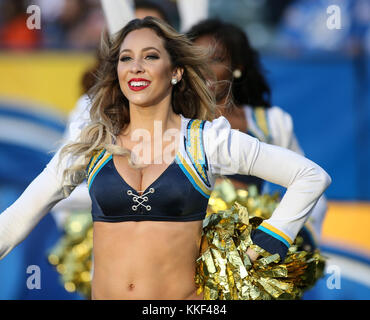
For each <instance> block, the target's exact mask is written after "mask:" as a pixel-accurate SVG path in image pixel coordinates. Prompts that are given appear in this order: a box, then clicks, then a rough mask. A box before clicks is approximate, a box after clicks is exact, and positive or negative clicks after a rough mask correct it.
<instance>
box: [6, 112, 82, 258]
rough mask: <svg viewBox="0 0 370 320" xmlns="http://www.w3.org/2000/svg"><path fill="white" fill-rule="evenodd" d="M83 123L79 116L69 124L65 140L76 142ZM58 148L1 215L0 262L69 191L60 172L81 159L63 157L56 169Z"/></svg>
mask: <svg viewBox="0 0 370 320" xmlns="http://www.w3.org/2000/svg"><path fill="white" fill-rule="evenodd" d="M86 122H87V119H86V117H78V118H76V119H75V121H73V123H70V125H69V128H68V129H69V135H68V138H69V139H68V140H70V141H74V140H75V139H77V137H78V136H79V134H80V132H81V130H82V128H83V127H84V126H85V125H86ZM61 148H62V147H61ZM61 148H60V149H59V150H58V151H57V152H56V153H55V155H54V157H53V158H52V159H51V160H50V162H49V163H48V164H47V165H46V167H45V168H44V170H43V171H42V172H41V173H40V174H39V175H38V176H37V177H36V178H35V179H34V180H33V181H32V182H31V184H30V185H29V186H28V187H27V188H26V190H25V191H24V192H23V193H22V195H21V196H20V197H19V198H18V199H17V200H16V201H15V202H14V203H13V204H12V205H11V206H10V207H8V208H7V209H6V210H5V211H4V212H2V213H1V214H0V260H1V259H2V258H4V257H5V256H6V255H7V254H8V253H9V252H10V251H11V250H12V249H13V248H14V247H15V246H17V245H18V244H19V243H20V242H22V241H23V240H24V239H25V238H26V237H27V236H28V234H29V233H30V232H31V231H32V230H33V228H34V227H35V226H36V225H37V224H38V223H39V221H40V220H41V219H42V218H43V217H44V216H45V215H46V214H47V213H48V212H49V211H50V210H51V208H53V206H54V205H55V204H56V203H58V202H59V201H60V200H62V199H65V198H66V197H68V196H69V194H70V193H71V192H72V190H68V191H67V192H66V191H65V190H64V189H63V171H64V169H65V168H66V167H68V166H70V165H71V164H72V163H74V164H78V163H79V162H80V161H82V158H77V159H76V158H74V157H73V158H72V157H71V156H69V155H68V156H65V157H64V158H63V160H62V161H61V164H60V166H59V167H58V161H59V154H60V151H61Z"/></svg>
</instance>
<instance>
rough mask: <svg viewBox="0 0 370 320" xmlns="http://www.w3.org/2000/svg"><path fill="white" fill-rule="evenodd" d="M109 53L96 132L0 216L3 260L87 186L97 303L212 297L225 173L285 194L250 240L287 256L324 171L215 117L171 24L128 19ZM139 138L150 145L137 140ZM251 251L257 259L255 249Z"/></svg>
mask: <svg viewBox="0 0 370 320" xmlns="http://www.w3.org/2000/svg"><path fill="white" fill-rule="evenodd" d="M101 55H102V60H103V61H104V62H103V64H102V66H101V69H100V72H99V79H98V80H97V83H96V85H95V86H94V90H93V91H92V108H91V111H90V115H91V120H90V123H89V124H88V125H87V126H86V127H84V128H83V129H82V130H81V132H80V133H79V135H78V137H77V139H76V141H75V142H73V143H71V144H68V145H66V146H64V147H63V148H61V149H60V150H59V151H58V152H57V153H56V155H55V156H54V157H53V158H52V160H51V161H50V162H49V164H48V165H47V166H46V168H45V169H44V170H43V171H42V172H41V173H40V175H39V176H37V177H36V178H35V180H34V181H33V182H32V183H31V184H30V185H29V186H28V187H27V189H26V190H25V191H24V193H23V194H22V195H21V196H20V197H19V199H18V200H17V201H16V202H15V203H14V204H13V205H11V206H10V207H9V208H8V209H6V210H5V211H4V212H3V213H2V214H1V215H0V257H1V258H4V257H5V256H6V255H7V254H8V253H9V252H10V251H11V250H12V248H14V247H15V246H16V245H17V244H19V243H20V242H21V241H22V240H23V239H24V238H25V237H26V236H27V235H28V234H29V232H30V231H31V230H32V229H33V228H34V227H35V225H36V224H37V223H38V222H39V221H40V219H41V218H42V217H43V216H44V215H45V214H46V213H47V212H49V211H50V209H51V208H52V207H53V206H54V205H55V204H56V203H57V202H59V201H60V200H62V199H64V198H66V197H67V196H68V195H69V194H70V193H71V191H72V190H73V189H74V188H75V187H76V186H77V185H78V184H80V183H81V182H82V181H83V180H84V179H85V178H87V185H88V189H89V194H90V197H91V199H92V218H93V221H94V225H93V228H94V230H93V232H94V237H93V241H94V242H93V245H94V249H93V250H94V273H93V279H92V299H203V298H204V295H203V293H200V294H199V295H197V292H196V290H197V287H196V285H195V283H194V277H195V265H196V259H197V257H198V254H199V250H200V244H201V243H200V240H201V232H202V221H203V219H204V217H205V215H206V208H207V205H208V199H209V196H210V194H211V191H212V189H213V187H214V183H215V179H216V178H217V176H219V175H222V174H244V175H253V176H257V177H259V178H262V179H264V180H267V181H271V182H273V183H277V184H280V185H282V186H284V187H286V188H287V191H286V193H285V195H284V197H283V198H282V200H281V202H280V203H279V205H278V206H277V208H276V209H275V210H274V212H273V214H272V216H271V218H269V219H268V220H267V221H265V222H264V223H265V225H264V227H263V228H260V229H259V230H257V231H258V232H256V233H255V234H254V235H253V236H252V241H253V242H254V244H256V245H257V246H258V247H260V248H263V249H266V250H268V251H269V252H270V253H272V254H278V255H279V257H280V258H281V259H284V258H285V256H286V254H287V251H288V248H289V245H290V244H292V242H293V240H294V239H295V237H296V235H297V233H298V231H299V230H300V229H301V227H302V226H303V224H304V222H305V221H306V220H307V218H308V216H309V214H310V213H311V210H312V208H313V207H314V206H315V204H316V202H317V201H318V199H319V197H320V196H321V195H322V193H323V192H324V191H325V189H326V188H327V187H328V185H329V184H330V182H331V180H330V177H329V176H328V175H327V173H326V172H325V171H324V170H323V169H321V168H320V167H319V166H318V165H316V164H315V163H313V162H312V161H310V160H308V159H306V158H304V157H303V156H301V155H298V154H297V153H294V152H292V151H289V150H287V149H284V148H280V147H277V146H272V145H268V144H265V143H263V142H260V141H259V140H258V139H256V138H254V137H252V136H250V135H248V134H245V133H242V132H240V131H237V130H234V129H232V128H231V127H230V124H229V122H228V121H227V120H226V118H225V117H219V118H217V119H214V117H215V112H214V109H215V103H214V101H213V95H212V94H211V92H210V91H209V89H208V87H207V84H206V76H205V75H206V74H207V61H206V59H205V57H204V56H203V55H202V54H201V52H200V51H199V50H198V49H197V48H195V47H194V46H193V45H192V44H191V43H190V42H189V40H188V39H187V38H186V37H185V36H183V35H180V34H178V33H177V32H176V31H175V30H174V29H173V28H171V27H170V26H168V25H167V24H165V23H164V22H162V21H160V20H157V19H155V18H150V17H148V18H145V19H143V20H133V21H131V22H130V23H128V24H127V25H126V26H125V27H124V28H123V29H122V30H121V31H120V32H119V33H118V34H117V35H116V36H115V37H114V39H111V40H109V39H107V38H105V40H104V43H103V45H102V52H101ZM158 123H159V124H161V128H162V130H163V131H162V132H163V134H162V135H159V136H158V134H156V135H155V132H154V131H155V130H156V129H155V126H156V124H158ZM138 133H140V134H142V135H143V136H144V137H149V139H143V141H140V142H138V141H137V135H138ZM169 136H171V137H173V139H172V140H173V141H171V139H169ZM135 139H136V140H135ZM158 145H159V146H160V148H158ZM140 150H141V151H140ZM142 154H144V156H143V155H142ZM59 160H60V161H59ZM158 160H160V161H158ZM255 248H256V247H255ZM245 252H246V255H248V257H249V259H250V260H251V261H252V262H253V261H255V260H256V259H257V258H258V252H256V250H254V249H252V248H251V247H249V248H245ZM198 293H199V292H198Z"/></svg>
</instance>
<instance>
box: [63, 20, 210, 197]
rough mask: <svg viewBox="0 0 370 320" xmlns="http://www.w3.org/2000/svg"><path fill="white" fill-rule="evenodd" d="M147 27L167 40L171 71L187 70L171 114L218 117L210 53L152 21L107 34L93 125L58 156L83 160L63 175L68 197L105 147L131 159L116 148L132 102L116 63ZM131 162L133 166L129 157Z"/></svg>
mask: <svg viewBox="0 0 370 320" xmlns="http://www.w3.org/2000/svg"><path fill="white" fill-rule="evenodd" d="M143 28H149V29H151V30H153V31H154V32H155V33H156V34H157V35H158V36H159V37H160V38H162V39H163V42H164V47H165V49H166V50H167V52H168V54H169V56H170V59H171V62H172V67H173V68H176V67H179V68H183V70H184V72H183V76H182V80H181V81H180V82H179V83H178V84H177V85H176V86H173V89H172V99H171V104H172V108H173V111H174V112H175V113H176V114H182V115H183V116H184V117H186V118H191V119H202V120H212V119H214V117H215V112H216V102H215V97H214V95H213V93H212V92H211V91H210V89H209V88H208V86H207V84H206V78H207V77H209V75H210V72H211V71H210V69H209V68H208V65H207V59H208V52H207V51H205V50H204V49H201V48H200V47H196V46H194V45H193V43H192V42H191V41H190V40H189V39H188V38H187V37H186V36H185V35H183V34H179V33H178V32H177V31H176V30H175V29H173V28H172V27H171V26H169V25H168V24H166V23H165V22H163V21H162V20H159V19H156V18H153V17H146V18H144V19H134V20H132V21H130V22H129V23H128V24H127V25H126V26H125V27H124V28H123V29H121V30H120V31H119V32H117V33H116V34H115V35H114V37H109V36H108V34H107V33H104V34H103V36H102V40H101V45H100V50H99V59H100V61H101V63H100V67H99V69H98V71H97V73H96V83H95V85H94V86H93V87H92V88H91V89H90V91H89V93H88V95H89V98H90V100H91V109H90V122H89V123H88V124H87V125H86V126H85V127H84V128H83V129H82V131H81V133H80V136H79V137H78V138H77V140H76V141H74V142H73V143H69V144H66V145H65V146H64V147H63V148H62V149H61V151H60V157H59V163H60V161H61V160H62V159H63V158H64V157H65V156H67V155H72V156H75V157H80V158H82V159H83V161H82V162H81V163H79V165H76V164H72V165H71V166H70V167H68V168H66V169H64V171H63V180H64V184H63V186H64V190H65V192H66V193H67V194H69V193H70V191H71V190H73V188H74V187H76V186H77V185H78V184H80V183H81V182H82V181H83V180H84V179H85V178H86V176H87V172H86V167H87V165H88V163H89V161H90V159H91V157H92V156H93V155H94V154H96V152H98V151H100V150H102V149H103V148H105V149H106V150H107V151H108V152H109V153H111V154H116V155H123V156H129V155H130V151H129V150H127V149H125V148H123V147H120V146H118V145H115V144H114V142H115V137H116V136H117V135H119V133H120V132H121V131H122V130H124V129H125V128H126V126H127V125H128V124H129V123H130V113H129V101H128V100H127V98H126V97H125V96H124V94H123V93H122V91H121V88H120V85H119V80H118V75H117V64H118V59H119V50H120V47H121V44H122V42H123V41H124V39H125V38H126V36H127V35H128V34H129V33H130V32H132V31H134V30H139V29H143ZM128 160H129V162H130V164H131V165H132V166H135V165H134V164H133V163H132V161H130V157H129V158H128Z"/></svg>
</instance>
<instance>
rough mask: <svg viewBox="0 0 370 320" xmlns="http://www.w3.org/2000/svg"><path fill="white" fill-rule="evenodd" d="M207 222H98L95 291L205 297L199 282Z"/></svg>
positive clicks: (135, 296)
mask: <svg viewBox="0 0 370 320" xmlns="http://www.w3.org/2000/svg"><path fill="white" fill-rule="evenodd" d="M201 232H202V221H201V220H200V221H189V222H172V221H171V222H167V221H125V222H115V223H110V222H100V221H99V222H94V243H93V245H94V249H93V253H94V266H93V267H94V271H93V279H92V296H91V298H92V299H93V300H95V299H99V300H100V299H109V300H116V299H119V300H143V299H145V300H147V299H148V300H163V299H165V300H186V299H191V300H194V299H199V300H202V299H203V294H200V295H197V293H196V286H195V282H194V276H195V267H196V259H197V257H198V256H199V248H200V241H201Z"/></svg>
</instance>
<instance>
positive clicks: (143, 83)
mask: <svg viewBox="0 0 370 320" xmlns="http://www.w3.org/2000/svg"><path fill="white" fill-rule="evenodd" d="M150 83H151V81H149V80H147V79H144V78H134V79H131V80H130V81H129V82H128V87H129V88H130V89H131V90H132V91H140V90H144V89H145V88H147V87H149V85H150Z"/></svg>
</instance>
